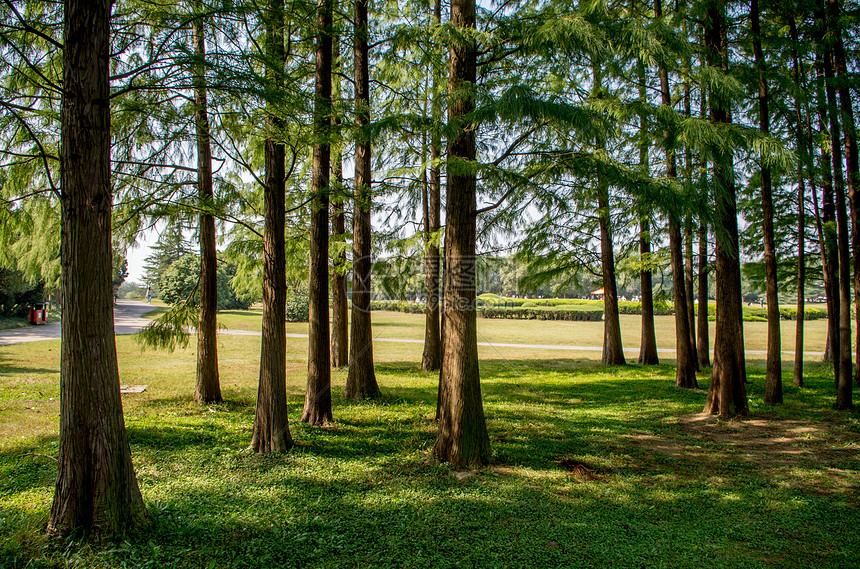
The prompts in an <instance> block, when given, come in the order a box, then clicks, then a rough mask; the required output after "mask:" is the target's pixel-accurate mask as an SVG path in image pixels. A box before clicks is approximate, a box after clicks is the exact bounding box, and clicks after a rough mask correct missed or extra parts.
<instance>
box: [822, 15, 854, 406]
mask: <svg viewBox="0 0 860 569" xmlns="http://www.w3.org/2000/svg"><path fill="white" fill-rule="evenodd" d="M826 5H827V22H828V28H829V29H828V35H827V37H828V38H830V42H831V43H832V46H833V52H832V54H833V75H834V78H836V79H838V81H837V85H838V93H839V110H840V111H841V115H840V119H841V123H842V131H843V134H844V145H845V166H846V170H847V172H846V174H847V176H846V181H847V185H848V199H849V202H850V207H851V221H852V225H851V227H852V233H851V254H852V256H853V260H854V302H855V305H854V310H855V320H856V322H857V324H858V325H860V193H858V192H860V157H858V150H857V132H856V125H855V122H854V108H853V105H852V98H851V88H850V83H849V76H848V65H847V62H846V58H845V44H844V41H843V38H842V26H841V24H840V17H841V9H840V6H839V0H826ZM858 330H860V328H858ZM856 356H857V362H858V365H857V367H856V370H855V372H854V382H855V383H856V384H858V385H860V345H858V346H857V347H856ZM849 365H850V364H849ZM839 390H840V395H838V396H837V399H838V401H837V405H838V406H839V407H841V408H846V409H847V408H850V407H852V405H853V404H852V401H851V388H850V387H849V386H840V388H839Z"/></svg>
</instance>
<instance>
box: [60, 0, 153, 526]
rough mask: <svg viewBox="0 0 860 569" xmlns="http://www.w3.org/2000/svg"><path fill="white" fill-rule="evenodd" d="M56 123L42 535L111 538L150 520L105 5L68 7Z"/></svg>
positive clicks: (72, 3)
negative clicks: (126, 332)
mask: <svg viewBox="0 0 860 569" xmlns="http://www.w3.org/2000/svg"><path fill="white" fill-rule="evenodd" d="M64 8H65V24H64V25H65V27H64V49H63V101H62V111H61V112H62V115H61V124H62V127H61V129H62V130H61V145H60V156H61V158H62V160H61V170H60V172H61V173H60V176H61V188H62V193H61V200H60V202H61V206H62V220H61V228H62V229H61V250H60V259H61V266H62V292H63V320H62V340H61V344H60V349H61V356H60V441H59V443H60V447H59V460H58V468H57V480H56V485H55V488H54V499H53V504H52V505H51V513H50V517H49V519H48V532H50V533H52V534H56V535H68V534H72V533H75V532H78V531H83V532H87V533H89V532H93V533H99V534H102V535H104V536H109V537H110V536H113V535H116V534H119V533H125V532H127V531H130V530H133V529H135V528H138V527H140V526H142V525H143V524H144V523H146V521H147V519H148V516H147V513H146V507H145V506H144V504H143V499H142V498H141V495H140V489H139V488H138V484H137V478H136V477H135V474H134V468H133V467H132V463H131V451H130V449H129V444H128V439H127V436H126V431H125V424H124V422H123V414H122V400H121V398H120V392H119V370H118V368H117V358H116V343H115V340H114V329H113V291H112V285H111V280H112V273H113V271H112V259H111V255H112V249H111V207H112V200H113V196H112V191H111V166H110V142H111V138H110V105H109V101H110V88H109V79H108V77H109V74H110V61H109V54H110V13H111V2H109V1H108V0H98V1H96V0H89V1H86V2H83V1H80V0H66V1H65V3H64Z"/></svg>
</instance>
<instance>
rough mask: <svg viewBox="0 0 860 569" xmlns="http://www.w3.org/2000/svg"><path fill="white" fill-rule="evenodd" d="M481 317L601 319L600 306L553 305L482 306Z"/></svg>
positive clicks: (588, 320)
mask: <svg viewBox="0 0 860 569" xmlns="http://www.w3.org/2000/svg"><path fill="white" fill-rule="evenodd" d="M478 314H480V316H481V317H482V318H505V319H510V320H568V321H577V322H599V321H600V320H603V307H602V306H575V305H574V306H560V307H557V308H554V307H542V306H541V307H532V308H527V307H519V308H506V307H482V308H478Z"/></svg>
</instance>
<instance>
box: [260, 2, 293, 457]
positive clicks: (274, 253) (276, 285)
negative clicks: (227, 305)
mask: <svg viewBox="0 0 860 569" xmlns="http://www.w3.org/2000/svg"><path fill="white" fill-rule="evenodd" d="M266 17H267V21H266V50H267V51H268V55H269V57H270V60H271V61H272V62H278V64H279V65H278V67H277V68H273V67H274V66H272V67H269V68H268V69H267V70H266V76H267V77H266V78H267V81H268V82H269V83H270V84H271V85H272V86H273V87H275V88H277V89H281V88H283V78H282V69H283V63H284V61H285V58H286V54H285V53H284V2H283V0H269V4H268V7H267V10H266ZM268 111H269V118H268V121H269V128H270V129H271V131H272V132H273V133H275V136H277V133H280V132H281V131H282V130H283V129H284V126H285V125H284V121H283V119H281V118H280V117H279V113H278V109H277V108H275V107H274V106H273V105H272V106H270V107H269V109H268ZM264 152H265V167H266V186H265V188H264V190H263V218H264V227H263V327H262V339H261V342H260V379H259V384H258V387H257V409H256V411H255V413H254V433H253V435H252V437H251V448H253V449H254V450H255V451H256V452H258V453H262V454H266V453H270V452H284V451H286V450H288V449H290V448H292V446H293V438H292V435H291V434H290V424H289V420H288V418H287V333H286V332H287V331H286V320H287V317H286V303H287V279H286V251H285V245H284V235H285V227H284V225H285V222H284V210H285V207H286V206H285V202H286V198H285V193H286V188H285V185H286V181H285V179H284V178H285V176H286V173H285V168H284V155H285V149H284V145H283V144H279V142H278V139H277V138H269V139H267V140H266V143H265V150H264Z"/></svg>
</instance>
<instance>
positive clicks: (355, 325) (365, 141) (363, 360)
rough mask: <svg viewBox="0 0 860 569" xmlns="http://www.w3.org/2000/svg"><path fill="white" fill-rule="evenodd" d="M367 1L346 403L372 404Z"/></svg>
mask: <svg viewBox="0 0 860 569" xmlns="http://www.w3.org/2000/svg"><path fill="white" fill-rule="evenodd" d="M367 38H368V29H367V0H355V49H354V51H355V122H356V126H357V127H358V129H357V132H358V136H357V138H356V142H355V206H354V207H353V215H352V228H353V234H352V258H353V269H352V275H353V276H352V328H351V329H350V332H351V337H350V342H349V344H350V346H349V356H350V357H349V374H348V375H347V378H346V398H347V399H353V400H359V399H376V398H378V397H379V395H380V393H379V385H377V383H376V373H375V372H374V370H373V332H372V329H371V324H370V269H371V263H370V231H371V230H370V208H371V204H372V196H373V193H372V190H371V186H370V185H371V182H372V174H371V164H370V137H369V134H368V132H367V125H368V124H369V123H370V74H369V71H368V61H369V54H368V46H367Z"/></svg>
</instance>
